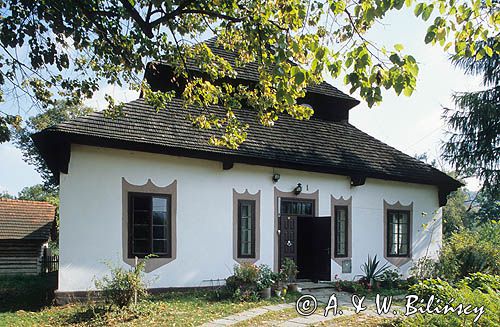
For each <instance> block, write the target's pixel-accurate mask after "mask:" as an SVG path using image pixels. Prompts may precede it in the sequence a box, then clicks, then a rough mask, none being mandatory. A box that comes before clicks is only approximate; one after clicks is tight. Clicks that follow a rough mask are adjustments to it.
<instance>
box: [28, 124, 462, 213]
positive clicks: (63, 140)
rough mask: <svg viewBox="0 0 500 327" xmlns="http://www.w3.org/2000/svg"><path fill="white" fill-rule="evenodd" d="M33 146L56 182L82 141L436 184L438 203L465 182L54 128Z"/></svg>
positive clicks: (191, 155)
mask: <svg viewBox="0 0 500 327" xmlns="http://www.w3.org/2000/svg"><path fill="white" fill-rule="evenodd" d="M32 138H33V141H34V142H35V146H36V147H37V149H38V150H39V152H40V154H41V155H42V157H43V158H44V160H45V161H46V162H47V165H48V167H49V169H50V170H51V171H52V173H53V174H54V177H55V178H56V180H57V181H59V173H60V172H63V173H67V172H68V164H69V159H70V155H71V154H70V144H71V143H75V144H82V145H89V146H99V147H106V148H115V149H123V150H133V151H140V152H149V153H159V154H166V155H173V156H181V157H188V158H196V159H206V160H212V161H220V162H222V163H227V162H230V163H241V164H249V165H258V166H269V167H276V168H284V169H294V170H301V171H309V172H318V173H327V174H334V175H342V176H350V177H352V176H363V177H365V178H374V179H382V180H390V181H397V182H405V183H415V184H425V185H435V186H437V187H438V189H439V192H440V195H439V203H440V206H443V205H445V204H446V197H447V195H448V194H449V193H451V192H453V191H455V190H457V189H458V188H460V187H462V186H463V185H464V184H463V183H461V182H459V181H457V180H455V179H454V178H452V177H450V176H448V175H446V174H444V173H442V172H441V171H439V170H436V171H438V172H439V173H440V175H441V176H440V178H439V180H435V181H434V180H433V181H431V180H422V179H414V178H410V177H403V176H395V175H389V174H383V173H372V172H366V171H359V170H354V169H352V170H351V169H339V168H336V167H332V166H317V165H303V164H295V163H293V162H287V161H280V160H276V159H272V158H268V159H266V158H262V157H259V158H256V157H252V156H243V155H237V154H221V153H216V152H209V151H203V150H193V149H185V148H178V147H168V146H163V145H158V144H151V143H142V142H133V141H127V140H119V139H113V138H103V137H98V136H90V135H83V134H76V133H67V132H62V131H58V130H56V129H48V130H44V131H42V132H39V133H36V134H34V135H32Z"/></svg>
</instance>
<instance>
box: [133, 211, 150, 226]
mask: <svg viewBox="0 0 500 327" xmlns="http://www.w3.org/2000/svg"><path fill="white" fill-rule="evenodd" d="M134 224H139V225H149V211H137V210H134Z"/></svg>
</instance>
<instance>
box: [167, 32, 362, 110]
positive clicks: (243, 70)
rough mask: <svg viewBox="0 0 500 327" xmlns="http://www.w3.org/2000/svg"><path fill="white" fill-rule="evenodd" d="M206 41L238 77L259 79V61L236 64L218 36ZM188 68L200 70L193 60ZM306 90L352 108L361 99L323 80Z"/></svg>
mask: <svg viewBox="0 0 500 327" xmlns="http://www.w3.org/2000/svg"><path fill="white" fill-rule="evenodd" d="M205 43H206V44H207V46H208V47H209V48H210V50H211V51H212V52H213V53H214V54H215V55H218V56H219V57H221V58H224V59H225V60H227V62H228V63H229V64H230V65H231V66H232V67H234V70H235V71H236V73H237V75H236V78H237V79H241V80H247V81H253V82H258V81H259V66H258V64H257V62H255V61H253V62H249V63H247V64H245V66H243V67H239V66H237V65H236V60H237V54H236V53H234V52H231V51H227V50H225V49H224V48H223V47H222V46H221V45H218V44H217V38H216V37H213V38H211V39H208V40H207V41H205ZM161 64H164V65H169V63H168V62H161ZM187 68H188V69H190V70H199V67H198V66H196V65H195V64H194V62H192V61H191V60H188V61H187ZM306 91H307V92H310V93H317V94H322V95H326V96H329V97H335V98H338V99H344V100H348V101H349V102H350V107H351V108H352V107H354V106H356V105H357V104H359V101H358V100H357V99H355V98H353V97H351V96H349V95H347V94H345V93H344V92H342V91H340V90H339V89H337V88H336V87H334V86H333V85H331V84H328V83H327V82H321V83H319V84H316V85H311V86H309V87H307V89H306Z"/></svg>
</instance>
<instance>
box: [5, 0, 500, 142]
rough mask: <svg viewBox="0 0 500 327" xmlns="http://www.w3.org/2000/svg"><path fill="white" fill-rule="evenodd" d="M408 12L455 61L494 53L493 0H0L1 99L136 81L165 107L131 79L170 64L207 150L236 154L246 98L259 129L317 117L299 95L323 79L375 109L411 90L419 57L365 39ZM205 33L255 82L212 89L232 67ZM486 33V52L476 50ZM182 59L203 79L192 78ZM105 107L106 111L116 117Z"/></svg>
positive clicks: (78, 92)
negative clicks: (252, 67)
mask: <svg viewBox="0 0 500 327" xmlns="http://www.w3.org/2000/svg"><path fill="white" fill-rule="evenodd" d="M403 8H407V9H406V10H412V11H413V12H414V13H415V16H417V17H418V18H419V19H422V20H424V21H426V22H428V25H429V26H428V31H427V34H426V36H425V40H424V41H425V43H431V44H438V45H440V46H441V47H443V49H444V50H446V51H451V52H452V54H453V55H454V56H456V57H467V58H473V57H475V58H480V57H485V56H492V55H493V54H494V53H498V52H499V51H500V48H499V43H498V30H499V25H500V24H499V23H500V11H499V10H498V9H499V3H498V0H471V1H460V0H430V1H424V2H421V1H415V0H363V1H351V0H328V1H326V0H323V1H321V0H307V1H306V0H277V1H265V0H210V1H205V0H201V1H200V0H172V1H155V0H114V1H111V0H87V1H80V0H66V1H54V0H39V1H32V0H0V11H1V13H2V14H1V16H0V45H1V51H0V56H1V57H0V71H1V73H0V84H1V87H2V91H3V94H7V93H9V94H10V93H11V92H17V93H22V94H25V95H26V96H28V97H29V98H30V99H32V100H33V101H34V102H35V103H37V105H39V106H46V105H49V104H51V103H53V101H55V99H57V98H65V99H67V100H68V101H70V102H72V103H74V104H76V103H79V102H80V101H81V100H82V99H83V98H88V97H90V96H92V94H93V93H94V92H95V91H96V90H98V88H99V84H100V82H103V81H105V82H107V83H116V84H118V85H124V84H135V85H136V86H135V87H137V88H141V90H142V91H143V94H144V95H145V97H146V99H147V100H148V101H150V103H152V104H154V105H155V106H156V108H157V109H162V108H165V106H166V101H167V100H168V99H169V98H171V97H172V96H173V95H172V94H171V93H158V92H152V91H151V90H149V89H148V87H147V85H144V84H142V85H141V81H140V80H139V78H138V76H139V74H140V73H141V72H142V71H143V69H144V67H145V64H146V62H149V61H152V60H162V61H163V60H166V61H168V62H171V63H173V64H174V65H175V67H176V72H177V74H178V77H179V78H182V79H186V80H187V81H188V83H187V86H186V87H185V90H184V91H183V94H182V95H181V96H182V97H183V98H184V99H185V102H186V105H189V104H193V105H197V106H198V107H199V108H200V114H199V116H198V117H193V118H192V119H193V123H194V124H195V125H197V126H198V127H201V128H212V129H214V130H217V132H214V133H215V134H217V135H214V137H213V138H212V139H211V142H212V143H213V144H216V145H223V146H228V147H231V148H236V147H238V145H239V144H241V143H242V142H243V141H244V140H245V137H246V134H245V130H246V128H247V126H246V125H244V124H242V123H240V122H239V121H238V110H240V109H241V107H242V104H243V103H245V104H246V105H245V106H246V107H250V108H253V109H255V110H256V112H257V115H258V118H259V119H260V121H261V122H262V123H263V124H264V125H273V123H274V121H276V119H277V117H278V114H279V113H287V114H290V115H291V116H293V117H296V118H298V119H307V118H309V117H310V116H311V114H312V110H311V109H310V108H306V107H304V106H300V105H298V104H297V99H298V98H300V97H302V96H304V94H305V88H306V87H307V86H308V85H311V84H315V83H318V82H320V81H322V80H323V78H324V76H325V74H328V75H330V76H332V77H333V78H337V77H339V76H343V77H344V80H345V83H346V84H347V85H348V86H349V87H350V90H351V92H354V91H359V93H360V95H361V97H362V98H364V99H365V100H366V101H367V103H368V105H370V106H372V105H374V104H376V103H378V102H380V101H381V100H382V90H383V89H392V90H394V91H395V92H396V93H397V94H400V93H403V94H405V95H411V93H412V92H413V91H414V89H415V87H416V78H417V74H418V65H417V62H416V60H415V58H414V57H413V56H411V55H410V54H407V53H405V52H404V51H403V49H404V48H403V45H402V44H399V43H397V44H394V45H387V46H388V47H384V46H378V45H376V44H375V43H374V42H373V41H372V40H369V39H367V37H366V34H367V32H368V31H369V30H370V29H371V28H372V27H373V26H374V25H375V24H377V23H378V22H379V21H381V20H383V18H384V16H385V15H386V14H388V13H389V12H392V11H397V10H402V9H403ZM431 17H432V19H431ZM402 28H403V27H402ZM208 34H212V35H217V36H218V43H219V44H220V45H222V46H223V47H224V48H226V49H227V50H232V51H236V53H237V54H238V65H245V64H246V63H248V62H252V61H255V62H257V63H258V66H259V68H258V73H259V76H260V80H259V82H258V83H256V85H255V86H252V87H249V86H243V85H240V86H234V85H230V84H228V83H224V82H220V81H219V82H216V80H218V79H221V78H224V77H232V76H234V75H235V71H234V69H233V68H234V67H231V66H230V65H229V64H228V62H227V61H226V60H224V59H223V58H221V57H219V56H218V55H216V54H214V53H212V51H211V50H210V49H209V48H208V47H207V46H206V45H204V44H196V45H194V46H193V43H192V40H197V39H201V38H204V37H205V36H207V35H208ZM492 36H493V37H495V40H496V41H495V43H494V44H493V45H486V44H483V45H481V46H478V45H479V44H480V43H477V42H476V41H477V40H487V39H488V38H489V37H492ZM409 37H411V36H409ZM401 41H402V42H404V40H401ZM19 49H23V51H21V52H22V53H19V51H18V50H19ZM187 60H190V61H192V62H194V63H195V64H197V65H198V66H199V67H200V69H201V70H202V71H203V72H205V73H206V76H207V77H204V78H199V77H198V78H196V77H193V76H191V75H190V74H189V72H188V71H187V70H186V65H185V63H186V61H187ZM291 62H294V63H296V64H298V66H296V65H293V64H291ZM108 100H109V108H108V109H109V113H111V114H113V113H115V114H116V112H119V109H120V105H119V104H115V103H114V102H113V100H112V99H111V98H110V97H108ZM209 104H219V105H222V106H224V107H225V108H226V111H227V114H226V115H225V116H224V117H216V116H214V115H210V112H208V113H207V112H206V111H204V110H203V109H204V108H205V109H206V107H207V106H208V105H209ZM0 117H1V118H0V120H1V121H0V126H1V127H0V137H1V140H3V141H4V140H6V139H8V138H9V133H8V129H7V127H6V126H7V124H12V125H14V126H18V125H19V118H18V117H13V116H10V115H6V114H3V115H1V116H0Z"/></svg>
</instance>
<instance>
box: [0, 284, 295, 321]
mask: <svg viewBox="0 0 500 327" xmlns="http://www.w3.org/2000/svg"><path fill="white" fill-rule="evenodd" d="M295 297H296V295H293V294H292V295H289V296H288V298H287V301H293V300H294V299H295ZM213 299H214V294H213V292H211V291H191V292H183V293H180V292H173V293H165V294H158V295H154V296H150V297H149V298H148V299H147V300H144V301H141V302H140V303H139V304H138V305H137V306H136V307H132V308H128V309H121V310H111V311H110V310H104V308H103V306H102V305H97V304H72V305H66V306H62V307H55V306H52V307H45V308H43V309H41V310H38V311H26V310H19V311H16V312H2V313H0V326H108V325H113V326H147V325H151V326H198V325H200V324H203V323H205V322H208V321H211V320H214V319H218V318H222V317H225V316H228V315H231V314H234V313H237V312H241V311H245V310H248V309H252V308H255V307H259V306H264V305H269V304H276V303H279V300H278V299H277V298H273V299H271V300H266V301H265V300H261V301H257V302H246V303H239V302H238V303H236V302H232V301H229V300H222V301H216V300H213Z"/></svg>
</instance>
